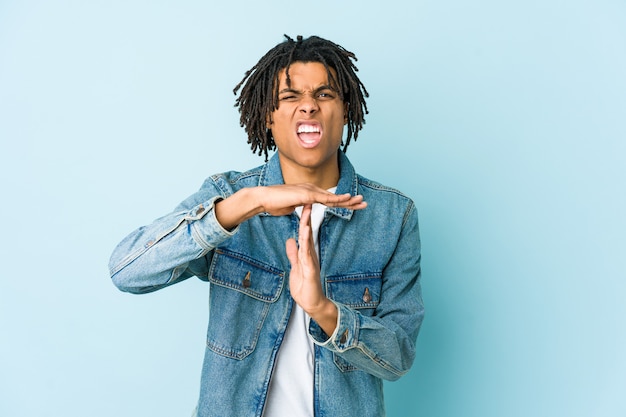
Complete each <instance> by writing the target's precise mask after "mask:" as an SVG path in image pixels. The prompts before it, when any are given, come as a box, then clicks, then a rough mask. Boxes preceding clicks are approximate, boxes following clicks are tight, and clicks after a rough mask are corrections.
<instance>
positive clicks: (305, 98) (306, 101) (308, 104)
mask: <svg viewBox="0 0 626 417" xmlns="http://www.w3.org/2000/svg"><path fill="white" fill-rule="evenodd" d="M299 110H300V111H301V112H302V113H304V114H313V113H315V112H316V111H318V110H319V106H318V105H317V100H316V99H315V97H313V95H311V94H303V95H302V99H301V100H300V109H299Z"/></svg>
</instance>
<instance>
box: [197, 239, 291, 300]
mask: <svg viewBox="0 0 626 417" xmlns="http://www.w3.org/2000/svg"><path fill="white" fill-rule="evenodd" d="M284 279H285V273H284V272H283V271H281V270H279V269H277V268H274V267H272V266H269V265H266V264H263V263H261V262H258V261H256V260H254V259H252V258H250V257H248V256H246V255H242V254H239V253H235V252H230V251H225V250H223V249H216V250H215V253H214V255H213V262H212V263H211V269H210V270H209V281H210V282H212V283H213V284H216V285H220V286H223V287H227V288H231V289H233V290H236V291H239V292H242V293H244V294H246V295H249V296H250V297H253V298H255V299H257V300H261V301H266V302H270V303H273V302H275V301H276V300H278V297H279V296H280V292H281V290H282V288H283V281H284Z"/></svg>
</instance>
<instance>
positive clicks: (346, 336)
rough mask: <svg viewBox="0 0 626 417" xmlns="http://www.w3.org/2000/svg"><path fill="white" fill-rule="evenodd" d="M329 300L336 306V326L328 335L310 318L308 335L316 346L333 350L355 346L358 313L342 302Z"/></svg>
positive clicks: (337, 350)
mask: <svg viewBox="0 0 626 417" xmlns="http://www.w3.org/2000/svg"><path fill="white" fill-rule="evenodd" d="M331 301H332V302H333V304H335V305H336V306H337V326H335V331H334V332H333V334H332V335H331V336H330V337H329V336H328V335H326V333H324V331H323V330H322V328H321V327H320V326H319V325H318V324H317V323H316V322H315V321H313V320H311V321H310V323H309V337H310V338H311V339H312V340H313V343H315V344H316V345H318V346H323V347H325V348H327V349H329V350H331V351H333V352H345V351H346V350H348V349H351V348H354V347H356V346H357V343H358V340H359V339H358V336H359V335H358V329H359V319H358V315H357V314H356V313H355V312H354V311H352V310H351V309H349V308H348V307H346V306H344V305H343V304H339V303H337V302H335V301H333V300H331Z"/></svg>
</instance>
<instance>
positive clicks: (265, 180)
mask: <svg viewBox="0 0 626 417" xmlns="http://www.w3.org/2000/svg"><path fill="white" fill-rule="evenodd" d="M284 183H285V180H284V179H283V173H282V170H281V169H280V160H279V157H278V152H276V153H274V155H272V157H271V158H270V160H269V161H268V162H267V163H266V164H265V165H263V167H262V169H261V175H260V177H259V185H260V186H269V185H279V184H284ZM336 193H337V194H345V193H350V195H352V196H355V195H357V193H358V178H357V175H356V172H355V170H354V167H353V166H352V164H351V163H350V160H348V157H347V156H346V154H345V153H343V152H342V151H341V150H340V151H339V183H338V184H337V191H336ZM327 211H328V212H329V213H331V214H333V215H335V216H337V217H341V218H342V219H346V220H350V219H351V218H352V214H353V213H354V210H350V209H346V208H342V207H328V209H327Z"/></svg>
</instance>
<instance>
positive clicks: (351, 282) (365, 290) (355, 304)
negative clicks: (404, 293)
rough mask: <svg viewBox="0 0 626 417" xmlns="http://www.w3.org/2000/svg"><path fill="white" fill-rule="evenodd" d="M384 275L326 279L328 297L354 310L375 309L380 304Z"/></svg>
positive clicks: (344, 276)
mask: <svg viewBox="0 0 626 417" xmlns="http://www.w3.org/2000/svg"><path fill="white" fill-rule="evenodd" d="M381 287H382V274H352V275H340V276H338V275H335V276H332V277H328V278H326V296H327V297H329V298H330V299H332V300H335V301H337V302H338V303H341V304H344V305H346V306H349V307H352V308H374V307H376V306H378V304H379V303H380V292H381Z"/></svg>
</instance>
